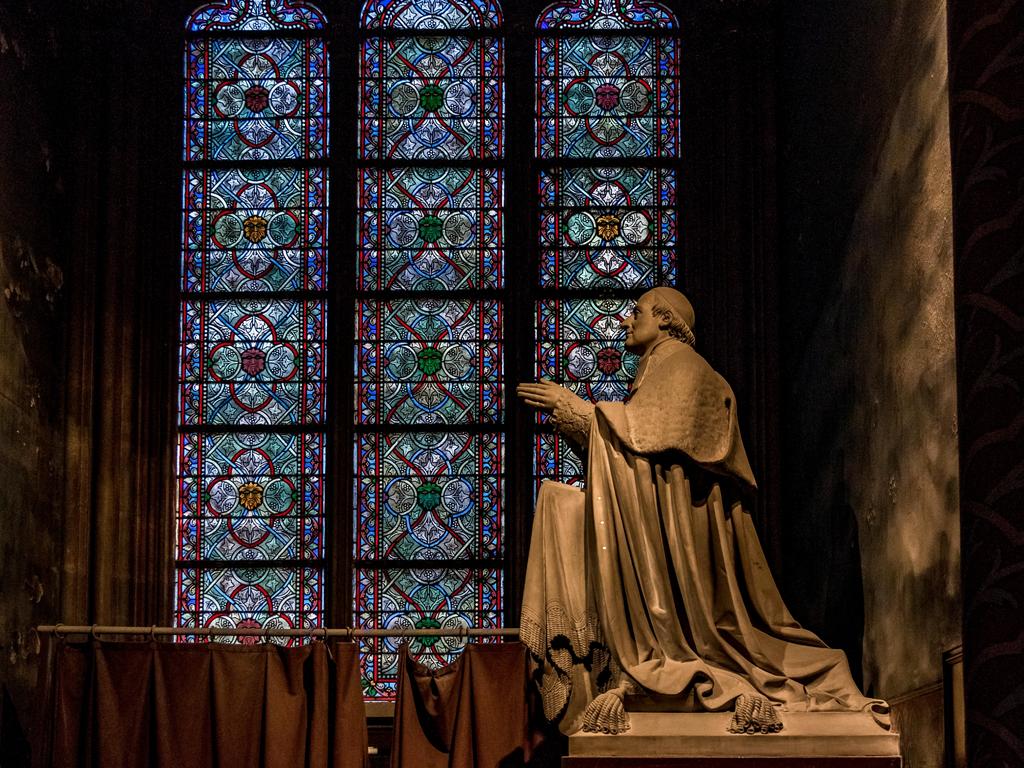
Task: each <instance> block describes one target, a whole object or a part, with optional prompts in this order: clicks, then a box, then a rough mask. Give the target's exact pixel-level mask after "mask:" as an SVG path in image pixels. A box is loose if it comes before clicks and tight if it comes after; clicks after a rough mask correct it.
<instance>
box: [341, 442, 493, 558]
mask: <svg viewBox="0 0 1024 768" xmlns="http://www.w3.org/2000/svg"><path fill="white" fill-rule="evenodd" d="M503 443H504V440H503V436H502V435H501V434H498V433H482V434H465V433H459V432H426V433H423V432H399V433H385V434H380V433H367V434H363V435H360V436H359V438H358V443H357V445H356V469H357V472H358V481H357V484H356V503H357V508H356V529H357V531H358V537H357V541H356V556H357V558H359V559H360V560H386V559H400V560H416V559H421V560H452V559H454V560H465V559H469V558H497V557H500V555H501V526H502V517H503V515H502V510H503V506H504V505H503V485H504V477H503V475H504V461H503V456H502V448H503Z"/></svg>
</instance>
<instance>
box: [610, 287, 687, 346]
mask: <svg viewBox="0 0 1024 768" xmlns="http://www.w3.org/2000/svg"><path fill="white" fill-rule="evenodd" d="M694 320H695V317H694V313H693V306H692V305H691V304H690V302H689V300H688V299H687V298H686V297H685V296H683V294H681V293H680V292H679V291H677V290H676V289H675V288H666V287H659V288H652V289H651V290H649V291H647V293H645V294H644V295H643V296H641V297H640V298H639V299H638V300H637V303H636V308H635V309H634V310H633V314H632V315H631V316H630V317H627V318H626V319H625V320H623V321H622V327H623V328H625V329H626V349H628V350H629V351H631V352H636V353H637V354H641V355H642V354H643V353H644V352H646V351H647V350H648V349H650V348H651V347H652V346H654V345H655V344H656V343H658V342H659V341H661V340H662V339H664V338H668V337H671V338H674V339H678V340H679V341H682V342H683V343H685V344H689V345H691V346H693V343H694V336H693V325H694Z"/></svg>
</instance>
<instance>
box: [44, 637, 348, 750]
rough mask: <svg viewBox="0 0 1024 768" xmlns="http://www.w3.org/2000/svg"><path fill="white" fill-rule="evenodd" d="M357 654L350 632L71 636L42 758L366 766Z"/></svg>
mask: <svg viewBox="0 0 1024 768" xmlns="http://www.w3.org/2000/svg"><path fill="white" fill-rule="evenodd" d="M358 658H359V657H358V652H357V648H356V647H355V645H353V644H350V643H346V644H338V645H333V646H327V645H325V644H323V643H319V642H317V643H311V644H309V645H306V646H303V647H300V648H281V647H279V646H276V645H255V646H239V645H230V646H229V645H223V644H218V643H208V644H201V645H184V644H181V645H178V644H171V643H156V642H131V643H113V642H110V643H108V642H92V643H84V644H73V643H60V644H58V645H57V646H56V648H55V650H54V653H53V668H52V678H51V682H50V686H51V690H50V691H49V693H48V696H47V699H48V701H47V703H46V707H47V708H48V710H49V712H48V713H47V714H46V715H44V717H46V722H48V723H49V724H50V729H51V731H50V734H49V736H50V739H51V740H52V744H51V745H44V746H46V747H51V748H52V760H46V759H45V758H43V759H41V761H40V762H39V763H37V765H47V764H49V765H53V766H54V767H55V768H142V767H146V768H149V767H150V766H152V768H172V767H173V768H303V767H305V768H364V766H366V765H367V751H366V747H367V739H366V719H365V716H364V712H363V702H362V694H361V691H360V686H359V660H358ZM46 751H47V752H49V751H50V749H49V748H48V749H46ZM43 754H45V753H43Z"/></svg>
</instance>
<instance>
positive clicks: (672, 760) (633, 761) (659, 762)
mask: <svg viewBox="0 0 1024 768" xmlns="http://www.w3.org/2000/svg"><path fill="white" fill-rule="evenodd" d="M902 764H903V763H902V761H901V759H900V758H898V757H608V756H604V757H602V756H590V757H571V756H570V757H563V758H562V766H563V768H901V766H902Z"/></svg>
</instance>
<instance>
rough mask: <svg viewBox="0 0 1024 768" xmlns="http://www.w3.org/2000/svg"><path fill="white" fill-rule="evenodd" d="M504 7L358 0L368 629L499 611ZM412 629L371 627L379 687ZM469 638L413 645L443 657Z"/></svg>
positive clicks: (470, 1) (370, 663) (357, 555)
mask: <svg viewBox="0 0 1024 768" xmlns="http://www.w3.org/2000/svg"><path fill="white" fill-rule="evenodd" d="M501 24H502V19H501V14H500V10H499V9H498V7H497V5H496V4H495V3H493V2H487V1H485V0H479V1H478V0H370V2H367V3H366V5H365V6H364V8H363V13H362V41H361V48H360V62H359V68H360V82H359V124H358V136H359V138H358V147H357V149H358V165H359V168H358V171H357V173H358V189H357V200H358V208H359V211H358V216H359V254H358V265H359V266H358V273H357V297H356V302H355V306H354V308H353V309H354V312H355V315H356V317H355V329H356V338H355V348H354V353H355V354H354V366H355V370H354V386H355V393H356V411H355V432H356V445H355V468H356V471H355V480H354V497H355V516H356V519H355V521H354V523H355V526H354V527H355V531H356V536H355V543H354V550H353V556H354V565H355V567H354V589H355V601H354V611H353V614H354V617H355V622H356V624H357V625H358V626H360V627H364V628H368V629H403V628H413V627H415V628H421V629H422V628H427V629H430V628H435V629H439V628H445V629H454V628H458V627H495V626H499V625H500V622H501V615H502V568H503V557H504V548H503V526H504V507H505V501H504V498H505V488H504V477H505V464H504V444H505V436H504V426H505V404H504V397H505V394H504V376H505V374H504V341H505V336H504V327H503V314H504V300H503V288H504V230H503V215H504V205H505V201H504V174H503V171H502V170H501V169H500V167H496V161H499V160H501V159H502V158H503V157H504V153H505V137H504V126H505V116H504V109H505V104H504V72H503V66H504V41H503V39H502V37H501V33H500V28H501ZM400 642H401V640H399V639H396V638H368V639H366V640H365V641H364V643H363V647H362V650H363V654H362V658H363V689H364V693H365V694H366V696H367V697H369V698H388V697H391V696H393V695H394V688H395V682H396V678H397V673H398V667H397V650H398V645H399V643H400ZM461 645H462V641H461V640H458V639H452V638H438V637H429V638H425V639H424V640H423V641H422V642H420V641H414V642H413V644H412V651H413V653H414V654H415V655H418V656H419V658H420V659H421V661H424V662H427V663H433V664H440V663H444V662H447V661H450V660H451V659H452V657H453V654H455V653H456V652H457V651H458V650H459V648H460V647H461Z"/></svg>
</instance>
